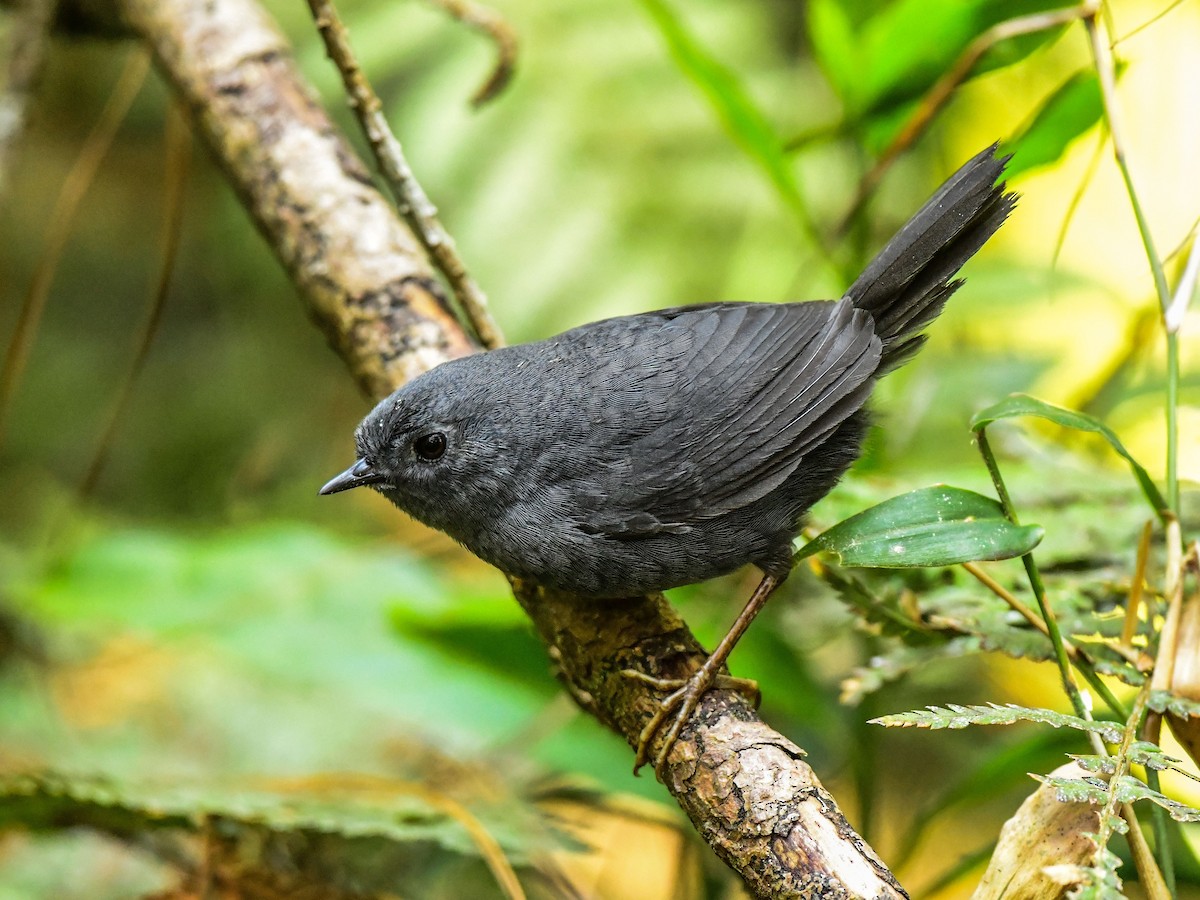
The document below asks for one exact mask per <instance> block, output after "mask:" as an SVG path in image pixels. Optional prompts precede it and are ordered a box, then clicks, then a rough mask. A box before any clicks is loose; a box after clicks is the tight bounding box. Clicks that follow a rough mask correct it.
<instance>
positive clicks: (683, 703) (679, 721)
mask: <svg viewBox="0 0 1200 900" xmlns="http://www.w3.org/2000/svg"><path fill="white" fill-rule="evenodd" d="M782 581H783V579H782V578H779V577H777V576H774V575H765V576H763V580H762V581H760V582H759V583H758V587H756V588H755V589H754V593H753V594H751V595H750V599H749V600H748V601H746V606H745V607H744V608H743V609H742V611H741V613H740V614H739V615H738V617H737V619H736V620H735V621H734V623H733V625H732V626H730V628H729V631H728V632H727V633H726V634H725V637H723V638H721V642H720V643H719V644H717V648H716V649H715V650H714V651H713V652H712V655H710V656H709V657H708V659H707V660H705V662H704V665H702V666H701V667H700V668H699V669H697V670H696V672H695V673H694V674H693V675H692V677H691V678H689V679H688V680H687V681H685V682H677V681H668V680H662V681H660V680H659V679H652V678H650V677H649V676H646V675H644V674H643V673H641V672H634V671H632V670H627V674H629V675H632V676H634V677H637V678H639V679H640V680H642V681H647V682H650V683H651V684H655V686H657V687H663V688H670V687H676V688H677V689H676V690H675V691H674V692H673V693H671V694H669V695H668V696H667V697H665V698H664V699H663V700H662V702H661V703H660V704H659V708H658V711H657V712H656V713H655V714H654V717H653V718H652V719H651V720H650V721H649V722H648V723H647V724H646V727H645V728H643V729H642V733H641V734H640V735H639V736H638V746H637V757H636V758H635V760H634V768H633V771H634V774H636V773H637V770H638V769H640V768H641V767H642V766H644V765H645V764H646V762H647V761H648V759H649V755H650V742H651V741H653V740H654V735H655V734H657V733H658V730H659V728H661V727H662V724H663V722H664V721H666V719H667V717H668V716H670V715H671V714H672V713H674V716H675V718H674V720H673V721H672V722H671V727H670V729H669V730H668V731H667V734H666V736H665V737H664V738H663V744H662V748H661V749H660V750H659V751H658V755H657V756H656V757H655V759H654V771H655V773H656V774H657V775H658V776H659V778H660V779H661V777H662V768H663V763H665V762H666V759H667V754H669V753H670V752H671V748H672V747H673V746H674V745H675V741H676V740H677V739H678V738H679V732H680V731H682V730H683V726H684V725H685V724H686V723H687V721H688V719H690V718H691V717H692V713H694V712H695V711H696V706H697V705H698V704H699V703H700V698H701V697H703V696H704V695H705V693H706V692H707V691H708V690H709V689H710V688H713V687H729V688H732V689H734V690H745V689H746V688H748V687H749V688H750V689H751V690H752V691H753V692H754V693H755V694H757V693H758V685H756V684H754V682H752V681H747V680H746V679H735V678H731V677H730V676H728V675H724V674H722V672H721V669H722V668H723V667H724V665H725V660H727V659H728V658H729V654H730V653H732V652H733V648H734V647H735V646H736V645H737V642H738V641H739V640H741V637H742V635H743V634H745V633H746V629H747V628H749V627H750V623H751V622H753V621H754V617H755V616H757V615H758V613H759V611H760V610H761V609H762V608H763V606H764V605H766V602H767V598H768V597H770V596H771V592H772V591H774V590H775V588H777V587H778V586H779V584H780V583H781V582H782Z"/></svg>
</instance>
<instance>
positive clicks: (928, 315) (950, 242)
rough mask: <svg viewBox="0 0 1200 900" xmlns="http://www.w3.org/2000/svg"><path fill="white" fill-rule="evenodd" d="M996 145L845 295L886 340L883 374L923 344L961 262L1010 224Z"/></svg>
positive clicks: (1012, 197) (953, 179) (944, 189)
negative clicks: (1001, 228)
mask: <svg viewBox="0 0 1200 900" xmlns="http://www.w3.org/2000/svg"><path fill="white" fill-rule="evenodd" d="M996 148H997V145H995V144H993V145H992V146H991V147H989V148H988V149H986V150H984V151H983V152H982V153H979V154H977V155H976V156H975V157H974V158H972V159H971V160H969V161H968V162H967V163H965V164H964V165H963V166H962V168H960V169H959V170H958V171H957V172H955V173H954V174H953V175H951V176H950V178H949V179H948V180H947V181H946V183H945V184H943V185H942V186H941V187H940V188H939V189H938V191H937V193H936V194H934V195H933V196H932V197H931V198H930V199H929V200H928V202H926V204H925V205H924V206H922V207H921V208H920V210H918V211H917V213H916V215H914V216H913V217H912V218H911V219H909V220H908V222H907V223H906V224H905V225H904V227H903V228H901V229H900V231H899V232H897V234H896V236H895V237H893V238H892V239H891V240H890V241H888V243H887V246H885V247H884V248H883V250H881V251H880V252H879V254H878V255H877V256H876V257H875V258H874V259H873V260H872V261H871V263H870V264H869V265H868V266H867V267H866V269H865V270H863V273H862V274H861V275H860V276H858V279H857V280H856V281H855V282H854V284H852V285H851V286H850V288H849V290H847V291H846V294H845V296H846V297H847V298H848V299H849V300H850V302H851V303H853V304H854V305H855V306H856V307H858V308H859V309H862V310H865V311H867V312H869V313H870V314H871V315H872V316H873V317H874V319H875V333H876V334H878V335H879V337H880V339H881V340H882V341H883V359H882V362H881V365H880V374H882V373H884V372H887V371H890V370H892V369H894V368H896V367H897V366H899V365H901V364H902V363H904V362H906V361H907V360H908V358H909V357H910V356H912V354H914V353H915V352H916V351H917V350H918V349H919V348H920V346H921V344H922V343H924V341H925V336H924V335H923V334H921V333H920V332H921V329H922V328H924V327H925V326H926V325H928V324H929V323H930V322H932V321H933V320H934V319H935V318H937V317H938V315H939V314H940V313H941V311H942V308H943V307H944V306H945V305H946V301H947V300H948V299H949V298H950V295H951V294H953V293H954V292H955V291H956V290H958V288H959V286H960V285H961V284H962V280H961V279H958V280H952V279H954V275H955V274H956V273H957V272H958V270H959V269H960V268H962V266H963V264H964V263H965V262H966V261H967V260H968V259H970V258H971V257H972V256H974V255H975V253H976V251H978V250H979V248H980V247H982V246H983V245H984V243H985V242H986V241H987V239H988V238H990V237H991V236H992V235H993V234H995V233H996V230H997V229H998V228H999V227H1000V226H1001V225H1002V224H1004V220H1005V219H1007V218H1008V215H1009V213H1011V212H1012V210H1013V207H1014V206H1015V205H1016V202H1017V195H1016V194H1014V193H1005V190H1004V187H1005V186H1004V182H999V183H997V180H998V179H999V178H1000V176H1001V174H1002V173H1003V172H1004V166H1005V164H1006V163H1007V162H1008V159H1009V158H1008V157H1007V156H1006V157H1003V158H997V157H996Z"/></svg>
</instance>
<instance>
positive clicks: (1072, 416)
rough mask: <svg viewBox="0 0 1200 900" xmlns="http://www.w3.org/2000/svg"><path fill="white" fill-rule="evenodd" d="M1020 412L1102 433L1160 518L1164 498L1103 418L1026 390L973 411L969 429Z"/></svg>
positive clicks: (979, 428) (1164, 507)
mask: <svg viewBox="0 0 1200 900" xmlns="http://www.w3.org/2000/svg"><path fill="white" fill-rule="evenodd" d="M1022 416H1035V417H1037V418H1039V419H1047V420H1048V421H1051V422H1053V423H1054V424H1056V425H1061V426H1062V427H1063V428H1074V429H1075V430H1076V431H1088V432H1091V433H1093V434H1098V435H1100V436H1101V437H1103V438H1104V439H1105V440H1106V441H1108V444H1109V446H1110V447H1112V448H1113V450H1115V451H1116V452H1117V454H1118V455H1119V456H1121V457H1122V458H1123V459H1124V460H1125V461H1126V462H1128V463H1129V467H1130V469H1131V470H1132V471H1133V475H1134V477H1135V478H1136V479H1137V481H1138V484H1139V485H1140V486H1141V488H1142V493H1143V494H1144V495H1145V497H1146V499H1147V500H1148V501H1149V503H1150V506H1151V507H1152V508H1153V510H1154V514H1155V515H1156V516H1158V517H1159V518H1160V519H1162V517H1163V515H1164V513H1165V512H1166V510H1167V508H1168V507H1167V501H1166V500H1164V499H1163V496H1162V494H1161V493H1159V490H1158V488H1157V487H1156V486H1155V484H1154V480H1153V479H1152V478H1151V477H1150V475H1149V473H1147V472H1146V470H1145V469H1144V468H1143V467H1142V465H1141V463H1139V462H1138V461H1137V460H1136V459H1134V458H1133V456H1132V455H1131V454H1130V453H1129V451H1128V450H1126V449H1125V445H1124V444H1122V443H1121V439H1120V438H1118V437H1117V435H1116V432H1114V431H1113V430H1112V429H1111V428H1109V427H1108V426H1107V425H1105V424H1104V423H1103V422H1101V421H1099V420H1098V419H1094V418H1092V417H1091V416H1089V415H1087V414H1086V413H1081V412H1076V411H1075V410H1073V409H1064V408H1063V407H1061V406H1055V405H1054V404H1053V403H1047V402H1046V401H1045V400H1039V399H1038V398H1037V397H1030V396H1029V395H1028V394H1010V395H1009V396H1007V397H1005V398H1004V399H1003V400H1001V401H1000V402H999V403H996V404H993V405H992V406H989V407H988V408H987V409H985V410H982V411H980V412H978V413H976V414H975V416H974V418H972V419H971V430H972V431H975V432H979V431H982V430H983V429H984V428H986V427H987V426H989V425H991V424H992V423H993V422H996V421H998V420H1000V419H1013V418H1019V417H1022Z"/></svg>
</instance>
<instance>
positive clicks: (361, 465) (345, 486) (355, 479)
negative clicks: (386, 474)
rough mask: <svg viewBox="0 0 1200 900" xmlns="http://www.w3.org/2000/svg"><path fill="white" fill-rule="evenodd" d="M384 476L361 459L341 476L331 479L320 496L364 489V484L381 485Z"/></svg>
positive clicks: (319, 492) (320, 491)
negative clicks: (352, 489)
mask: <svg viewBox="0 0 1200 900" xmlns="http://www.w3.org/2000/svg"><path fill="white" fill-rule="evenodd" d="M381 481H383V476H382V475H380V474H379V473H378V472H376V471H375V470H374V469H372V468H371V464H370V463H369V462H367V461H366V460H365V459H360V460H359V461H358V462H356V463H355V464H354V465H352V466H351V467H350V468H348V469H347V470H346V471H345V472H343V473H342V474H341V475H335V476H334V477H333V478H331V479H329V483H328V484H327V485H325V487H323V488H321V490H319V491H317V493H318V494H336V493H337V492H338V491H348V490H350V488H356V487H362V486H363V485H364V484H379V482H381Z"/></svg>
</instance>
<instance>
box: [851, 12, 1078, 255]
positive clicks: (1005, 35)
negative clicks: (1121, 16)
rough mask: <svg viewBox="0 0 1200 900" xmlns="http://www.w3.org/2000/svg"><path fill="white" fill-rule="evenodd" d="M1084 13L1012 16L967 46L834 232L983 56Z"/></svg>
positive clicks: (856, 210) (887, 150) (860, 188)
mask: <svg viewBox="0 0 1200 900" xmlns="http://www.w3.org/2000/svg"><path fill="white" fill-rule="evenodd" d="M1083 15H1084V12H1083V10H1082V9H1081V8H1079V7H1068V8H1067V9H1056V10H1051V11H1049V12H1042V13H1035V14H1033V15H1029V16H1019V17H1017V18H1015V19H1008V20H1007V21H1004V22H999V23H997V24H995V25H993V26H992V27H991V28H989V29H988V30H987V31H985V32H984V33H983V34H981V35H979V37H977V38H975V40H973V41H971V43H970V44H968V45H967V49H966V50H964V51H963V52H962V53H961V54H960V55H959V57H958V59H957V60H955V62H954V65H953V66H951V67H950V68H949V69H948V70H946V72H945V73H944V74H943V75H942V77H941V78H939V79H938V80H937V81H936V82H935V83H934V85H933V87H931V88H930V89H929V91H928V93H926V94H925V97H924V99H923V100H922V101H921V105H920V106H918V107H917V108H916V110H914V111H913V114H912V115H911V116H909V118H908V121H907V122H905V123H904V126H903V127H902V128H901V129H900V131H899V132H898V133H897V134H896V136H895V137H894V138H892V140H891V143H889V144H888V145H887V147H886V148H885V149H884V151H883V153H881V154H880V156H879V159H878V160H876V162H875V165H873V166H872V167H871V169H870V171H868V172H867V174H866V175H865V176H864V177H863V179H862V181H860V182H859V185H858V193H857V194H856V195H855V197H854V202H853V203H852V204H851V205H850V208H849V209H848V210H847V211H846V214H845V215H844V216H842V219H841V221H840V222H838V225H837V227H836V228H835V229H834V235H835V236H836V237H840V236H841V235H844V234H845V233H846V232H847V231H848V230H849V228H850V225H851V224H852V223H853V222H854V220H855V218H857V216H858V214H859V213H860V212H862V209H863V207H864V206H865V205H866V203H867V201H868V200H869V199H870V198H871V195H872V194H874V193H875V189H876V188H878V187H879V183H880V182H881V181H883V176H884V175H886V174H887V173H888V170H889V169H891V167H892V165H893V163H895V162H896V160H897V159H898V158H899V157H900V155H901V154H902V153H903V152H904V151H905V150H907V149H908V148H909V147H911V146H912V145H913V144H915V143H916V142H917V140H918V139H919V138H920V137H921V135H923V134H924V133H925V130H926V129H927V128H928V127H929V125H930V124H931V123H932V122H933V120H934V118H935V117H936V116H937V114H938V113H939V112H941V110H942V108H943V107H944V106H945V105H946V104H947V103H948V102H950V98H951V97H952V96H953V94H954V91H955V89H957V88H958V86H959V85H960V84H962V83H963V82H964V81H966V80H967V78H968V77H970V75H971V71H972V70H973V69H974V68H975V66H976V64H977V63H978V62H979V60H980V59H982V58H983V55H984V54H985V53H987V52H988V50H990V49H991V48H992V47H994V46H995V45H996V44H998V43H1000V42H1001V41H1006V40H1008V39H1009V38H1014V37H1020V36H1021V35H1023V34H1033V33H1034V32H1037V31H1045V30H1046V29H1048V28H1057V27H1058V26H1059V25H1065V24H1067V23H1068V22H1073V21H1075V20H1076V19H1079V18H1081V17H1082V16H1083Z"/></svg>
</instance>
